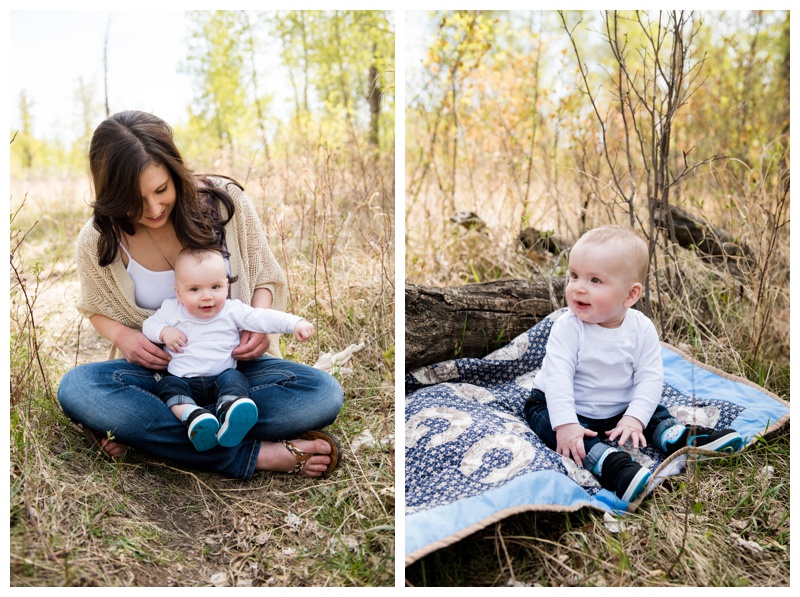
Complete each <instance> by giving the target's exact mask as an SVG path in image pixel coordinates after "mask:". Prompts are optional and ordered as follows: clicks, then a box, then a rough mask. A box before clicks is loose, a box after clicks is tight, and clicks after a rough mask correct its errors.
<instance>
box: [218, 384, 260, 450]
mask: <svg viewBox="0 0 800 597" xmlns="http://www.w3.org/2000/svg"><path fill="white" fill-rule="evenodd" d="M217 418H218V419H219V423H220V426H219V431H217V441H218V442H219V445H220V446H224V447H226V448H231V447H233V446H238V445H239V443H240V442H241V441H242V440H243V439H244V436H245V435H247V432H248V431H250V430H251V429H252V428H253V425H255V424H256V421H257V420H258V407H257V406H256V403H255V402H253V401H252V400H250V398H246V397H244V396H241V397H239V398H237V399H236V400H228V401H225V402H223V403H222V404H220V405H219V406H218V407H217Z"/></svg>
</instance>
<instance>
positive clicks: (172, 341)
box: [161, 326, 187, 353]
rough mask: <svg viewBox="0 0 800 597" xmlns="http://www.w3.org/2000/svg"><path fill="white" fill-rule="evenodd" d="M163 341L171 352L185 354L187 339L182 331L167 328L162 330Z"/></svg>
mask: <svg viewBox="0 0 800 597" xmlns="http://www.w3.org/2000/svg"><path fill="white" fill-rule="evenodd" d="M161 341H162V342H163V343H164V346H166V347H167V348H168V349H169V350H170V351H171V352H176V353H180V352H183V348H182V347H183V346H186V342H187V338H186V336H185V335H184V333H183V332H182V331H180V330H179V329H177V328H173V327H169V326H167V327H165V328H164V329H163V330H161Z"/></svg>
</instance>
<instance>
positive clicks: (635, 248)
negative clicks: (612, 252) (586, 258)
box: [573, 224, 650, 284]
mask: <svg viewBox="0 0 800 597" xmlns="http://www.w3.org/2000/svg"><path fill="white" fill-rule="evenodd" d="M605 243H611V244H613V245H614V247H615V248H616V249H618V250H619V251H624V252H625V254H626V257H628V260H629V263H630V265H631V269H632V272H633V273H634V274H635V276H636V279H635V280H634V281H635V282H639V283H640V284H644V280H645V278H646V277H647V266H648V265H649V263H650V256H649V252H648V250H647V243H646V242H644V240H643V239H642V237H641V236H639V235H638V234H637V233H636V231H635V230H634V229H633V228H631V227H629V226H620V225H618V224H609V225H607V226H600V227H598V228H593V229H592V230H589V231H588V232H586V233H585V234H584V235H583V236H581V237H580V238H579V239H578V242H576V243H575V246H574V247H573V249H574V248H575V247H578V246H583V245H589V244H605Z"/></svg>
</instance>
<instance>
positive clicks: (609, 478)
mask: <svg viewBox="0 0 800 597" xmlns="http://www.w3.org/2000/svg"><path fill="white" fill-rule="evenodd" d="M649 480H650V471H649V470H648V469H647V468H645V467H643V466H642V465H641V464H639V463H638V462H636V461H635V460H634V459H633V458H632V457H631V455H630V454H628V453H627V452H622V451H620V452H614V453H612V454H609V455H608V456H606V459H605V460H604V461H603V470H602V472H601V473H600V485H601V486H602V487H604V488H605V489H608V490H609V491H613V492H614V494H615V495H616V496H617V497H618V498H619V499H621V500H623V501H626V502H632V501H633V500H635V499H636V498H638V497H639V496H640V495H641V493H642V492H643V491H644V490H645V488H646V487H647V482H648V481H649Z"/></svg>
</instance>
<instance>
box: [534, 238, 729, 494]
mask: <svg viewBox="0 0 800 597" xmlns="http://www.w3.org/2000/svg"><path fill="white" fill-rule="evenodd" d="M648 261H649V259H648V252H647V244H646V243H645V242H644V241H643V240H642V239H641V238H640V237H639V236H638V235H637V234H636V233H635V232H634V231H633V229H631V228H627V227H624V226H602V227H600V228H595V229H594V230H590V231H589V232H587V233H586V234H584V235H583V236H582V237H581V238H580V239H579V240H578V242H577V243H576V244H575V246H574V247H573V248H572V250H571V251H570V256H569V271H568V283H567V287H566V290H565V295H566V301H567V305H568V307H569V311H567V312H566V313H564V315H562V316H561V317H560V318H559V319H558V320H557V321H556V322H555V323H554V324H553V327H552V330H551V331H550V336H549V339H548V341H547V349H546V353H545V357H544V362H543V363H542V368H541V370H540V371H539V373H538V374H537V375H536V378H535V380H534V382H533V391H532V392H531V397H530V398H529V399H528V401H527V403H526V404H525V409H524V414H525V419H526V420H527V421H528V424H529V425H530V426H531V429H533V431H534V432H535V433H536V435H538V436H539V438H540V439H541V440H542V441H543V442H544V443H545V444H546V445H547V446H548V447H549V448H551V449H553V450H556V451H557V452H558V453H559V454H561V455H563V456H566V457H567V458H572V459H573V460H574V461H575V462H576V463H577V464H578V466H581V465H582V466H583V467H584V468H585V469H587V470H589V471H590V472H591V473H592V474H593V475H595V476H596V477H597V478H598V480H599V481H600V485H601V486H602V487H604V488H605V489H608V490H609V491H612V492H614V493H615V494H616V495H617V497H619V498H620V499H622V500H624V501H626V502H630V501H633V500H635V499H636V498H637V497H638V496H639V495H640V494H641V493H642V491H643V490H644V489H645V488H646V487H647V482H648V480H649V479H650V471H649V470H648V469H647V468H645V467H643V466H642V465H640V464H639V463H637V462H636V461H635V460H634V459H633V458H632V457H631V456H630V455H629V454H628V453H626V452H624V451H622V450H619V449H617V448H614V447H612V446H611V445H609V444H606V443H603V441H602V439H601V437H602V436H600V437H598V436H599V434H601V433H603V434H604V435H605V436H607V437H608V439H609V440H615V439H618V441H619V445H624V444H625V442H627V441H628V439H630V440H631V444H632V445H633V447H634V448H638V447H639V445H641V446H646V445H647V442H650V444H651V445H653V446H654V447H656V448H658V449H659V450H661V451H663V452H665V453H666V454H673V453H674V452H675V451H677V450H679V449H680V448H683V447H685V446H693V447H695V448H701V449H703V450H708V451H718V452H722V451H725V452H736V451H738V450H741V449H742V447H743V445H744V440H743V439H742V437H741V436H740V435H739V434H738V433H737V432H736V431H734V430H732V429H723V430H722V431H716V430H714V429H710V428H707V427H700V426H686V425H684V424H682V423H680V422H679V421H678V420H677V419H675V418H673V417H672V416H671V415H670V413H669V411H668V410H667V409H666V407H664V406H663V405H661V404H659V398H660V397H661V391H662V388H663V383H664V371H663V365H662V363H661V346H660V344H659V341H658V333H657V332H656V329H655V326H654V325H653V323H652V322H651V321H650V319H648V318H647V317H646V316H645V315H643V314H642V313H640V312H639V311H636V310H632V309H630V307H632V306H633V305H634V304H636V301H638V300H639V297H641V295H642V288H643V286H642V283H643V281H644V279H645V276H646V274H647V266H648Z"/></svg>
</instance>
